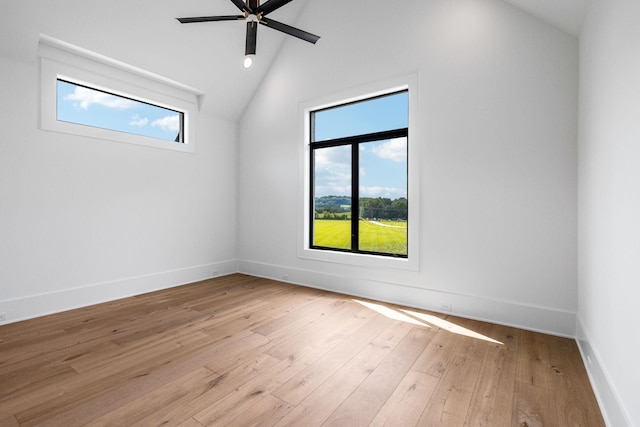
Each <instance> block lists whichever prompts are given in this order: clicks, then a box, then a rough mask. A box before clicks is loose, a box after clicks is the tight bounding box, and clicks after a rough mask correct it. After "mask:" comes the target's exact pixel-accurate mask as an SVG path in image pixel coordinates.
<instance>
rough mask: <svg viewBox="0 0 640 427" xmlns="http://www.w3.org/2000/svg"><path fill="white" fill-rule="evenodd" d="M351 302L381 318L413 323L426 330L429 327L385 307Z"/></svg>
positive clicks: (363, 302) (362, 302)
mask: <svg viewBox="0 0 640 427" xmlns="http://www.w3.org/2000/svg"><path fill="white" fill-rule="evenodd" d="M353 301H355V302H357V303H358V304H360V305H364V306H365V307H367V308H370V309H371V310H373V311H376V312H378V313H380V314H382V315H383V316H386V317H388V318H389V319H393V320H400V321H402V322H407V323H413V324H414V325H419V326H424V327H426V328H430V327H431V326H429V325H427V324H425V323H422V322H420V321H419V320H417V319H414V318H413V317H409V316H407V315H406V314H402V313H400V312H399V311H397V310H394V309H392V308H389V307H385V306H384V305H381V304H374V303H371V302H365V301H358V300H356V299H354V300H353Z"/></svg>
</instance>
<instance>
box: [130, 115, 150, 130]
mask: <svg viewBox="0 0 640 427" xmlns="http://www.w3.org/2000/svg"><path fill="white" fill-rule="evenodd" d="M147 123H149V119H148V118H146V117H140V116H139V115H137V114H136V115H134V116H133V117H131V121H130V122H129V125H131V126H140V127H143V126H146V125H147Z"/></svg>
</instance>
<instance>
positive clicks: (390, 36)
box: [238, 0, 578, 335]
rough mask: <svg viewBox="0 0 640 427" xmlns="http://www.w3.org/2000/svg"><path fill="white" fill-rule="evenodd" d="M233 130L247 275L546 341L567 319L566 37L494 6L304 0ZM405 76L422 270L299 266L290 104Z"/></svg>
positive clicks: (571, 327)
mask: <svg viewBox="0 0 640 427" xmlns="http://www.w3.org/2000/svg"><path fill="white" fill-rule="evenodd" d="M296 25H297V26H299V27H301V28H304V29H307V30H309V31H312V32H314V33H316V34H319V35H320V36H322V38H321V39H320V41H319V42H318V44H317V45H315V46H311V45H309V44H306V43H304V42H301V41H299V40H296V39H291V40H288V41H287V42H286V43H285V45H284V47H283V51H282V52H281V54H280V55H279V57H278V59H277V60H276V62H275V63H274V65H273V67H272V69H271V72H270V73H269V74H268V75H267V77H266V79H265V81H264V82H263V83H262V86H261V89H260V90H259V91H258V92H257V93H256V95H255V97H254V99H253V100H252V102H251V104H250V106H249V107H248V110H247V112H246V113H245V116H244V117H243V119H242V120H241V122H240V148H239V158H240V159H241V162H240V164H239V176H238V179H239V204H238V217H239V224H241V227H240V228H239V258H240V260H241V261H240V269H241V271H245V272H248V273H252V274H257V275H263V276H269V277H275V278H278V279H281V278H282V277H284V276H285V275H286V276H287V277H288V280H290V281H293V282H297V283H303V284H308V285H312V286H318V287H323V288H328V289H334V290H338V291H343V292H346V293H352V294H363V295H366V296H370V297H374V298H379V299H383V300H389V301H396V302H400V303H406V304H411V305H416V306H420V307H426V308H435V309H438V308H440V307H441V305H442V304H452V305H453V311H454V312H457V313H460V314H463V315H465V316H469V317H477V318H485V319H489V320H493V321H497V322H502V323H510V324H515V325H519V326H524V327H528V328H532V329H540V330H545V331H549V332H553V333H557V334H563V335H573V334H574V333H575V312H576V309H577V277H576V270H577V265H576V263H577V259H576V252H577V251H576V241H577V236H576V234H577V229H576V227H577V219H576V186H577V183H576V176H577V172H576V168H577V161H576V158H577V154H576V138H577V136H576V132H577V80H576V76H577V73H578V44H577V40H576V39H575V38H574V37H571V36H569V35H567V34H566V33H563V32H561V31H559V30H557V29H554V28H553V27H551V26H549V25H547V24H545V23H542V22H541V21H538V20H536V19H534V18H532V17H530V16H529V15H527V14H525V13H523V12H521V11H519V10H518V9H516V8H514V7H512V6H510V5H508V4H505V3H503V2H501V1H493V0H480V1H478V0H460V1H455V2H451V1H446V0H430V1H424V0H411V1H405V2H402V7H399V5H398V3H396V2H388V1H382V0H373V1H370V2H367V3H366V7H365V8H363V7H362V3H360V2H343V1H338V0H327V1H323V2H310V3H309V4H308V6H307V7H306V8H305V10H304V12H303V14H302V16H301V18H300V20H299V21H298V22H297V23H296ZM410 73H418V75H419V90H418V94H417V95H418V97H419V99H418V103H419V109H418V114H419V116H420V117H419V120H418V121H419V125H418V126H419V128H418V129H417V130H418V135H419V139H417V140H415V139H413V140H411V141H410V144H420V158H419V159H411V162H412V164H413V165H416V167H419V168H420V185H421V186H420V198H419V200H413V202H414V203H420V212H421V214H420V215H421V217H420V234H419V236H412V237H417V238H419V239H420V260H419V265H420V270H419V272H406V271H398V270H385V269H365V268H357V267H351V266H345V265H341V264H329V263H324V262H319V261H311V260H304V259H300V258H298V257H297V253H296V245H297V239H300V238H301V236H300V230H298V229H297V226H296V223H297V218H298V212H299V210H300V206H301V204H302V203H305V201H304V200H299V197H298V194H299V182H298V170H299V150H300V144H301V141H302V134H301V127H300V122H299V114H298V108H299V105H300V104H301V103H303V102H306V101H309V100H313V99H315V98H320V97H324V96H326V95H328V94H332V93H336V92H342V91H344V90H349V89H351V88H354V87H357V86H360V85H363V84H367V83H372V82H379V81H381V80H384V79H387V78H390V77H395V76H399V75H405V74H410Z"/></svg>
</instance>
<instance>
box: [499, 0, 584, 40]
mask: <svg viewBox="0 0 640 427" xmlns="http://www.w3.org/2000/svg"><path fill="white" fill-rule="evenodd" d="M504 1H505V2H507V3H511V4H513V5H514V6H516V7H518V8H520V9H522V10H524V11H525V12H528V13H530V14H531V15H533V16H535V17H537V18H538V19H540V20H542V21H545V22H547V23H549V24H551V25H553V26H555V27H558V28H560V29H561V30H563V31H565V32H567V33H569V34H572V35H574V36H578V35H580V29H581V28H582V22H583V21H584V17H585V14H586V12H587V7H588V6H589V2H590V0H504Z"/></svg>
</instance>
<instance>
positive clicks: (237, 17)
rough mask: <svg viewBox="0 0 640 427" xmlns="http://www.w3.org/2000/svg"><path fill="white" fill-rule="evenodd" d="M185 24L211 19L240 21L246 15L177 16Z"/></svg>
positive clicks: (209, 20)
mask: <svg viewBox="0 0 640 427" xmlns="http://www.w3.org/2000/svg"><path fill="white" fill-rule="evenodd" d="M176 19H177V20H178V21H180V22H181V23H183V24H192V23H194V22H211V21H238V20H241V19H244V15H221V16H196V17H193V18H176Z"/></svg>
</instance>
